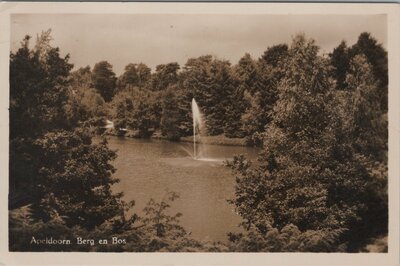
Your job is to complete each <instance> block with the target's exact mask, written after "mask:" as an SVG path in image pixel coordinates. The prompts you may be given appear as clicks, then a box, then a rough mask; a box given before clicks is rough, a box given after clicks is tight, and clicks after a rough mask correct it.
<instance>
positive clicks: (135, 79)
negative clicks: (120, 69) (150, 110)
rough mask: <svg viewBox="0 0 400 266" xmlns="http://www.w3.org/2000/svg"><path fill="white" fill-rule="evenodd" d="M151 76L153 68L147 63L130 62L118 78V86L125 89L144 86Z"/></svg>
mask: <svg viewBox="0 0 400 266" xmlns="http://www.w3.org/2000/svg"><path fill="white" fill-rule="evenodd" d="M150 78H151V69H150V68H149V67H147V66H146V65H145V64H143V63H140V64H128V65H127V66H125V72H124V73H123V74H122V75H121V76H120V77H119V78H118V82H117V83H118V88H119V90H123V89H125V88H127V87H131V88H132V87H140V88H143V87H145V86H146V85H147V83H148V82H149V80H150Z"/></svg>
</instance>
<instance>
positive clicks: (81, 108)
mask: <svg viewBox="0 0 400 266" xmlns="http://www.w3.org/2000/svg"><path fill="white" fill-rule="evenodd" d="M65 108H66V109H67V114H69V116H70V118H69V119H70V120H76V121H78V122H80V123H86V122H88V123H89V124H91V125H93V126H97V127H98V126H104V122H105V117H106V116H107V108H106V105H105V102H104V99H103V97H102V96H101V95H100V94H99V93H98V92H97V91H96V89H95V88H94V85H93V82H92V72H91V70H90V67H89V66H87V67H84V68H79V69H78V70H76V71H74V72H72V73H71V74H70V85H69V100H68V102H67V103H66V106H65Z"/></svg>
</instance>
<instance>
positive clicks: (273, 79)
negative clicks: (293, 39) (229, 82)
mask: <svg viewBox="0 0 400 266" xmlns="http://www.w3.org/2000/svg"><path fill="white" fill-rule="evenodd" d="M287 54H288V47H287V45H286V44H279V45H274V46H271V47H269V48H268V49H267V50H266V51H265V52H264V54H263V55H262V57H261V58H260V59H259V60H258V62H254V63H253V66H252V67H250V68H249V67H248V68H247V69H248V70H251V72H250V71H248V73H254V74H252V76H251V79H250V80H249V81H251V82H250V83H249V81H247V82H246V83H247V87H248V89H246V91H247V93H245V94H244V98H245V99H246V101H247V107H246V110H245V111H244V112H243V115H242V117H241V120H242V126H243V131H244V132H245V135H246V142H247V143H248V144H250V145H254V146H258V147H261V146H262V142H263V141H262V138H263V137H262V135H263V134H264V132H265V127H266V126H267V125H268V124H269V123H270V121H271V114H272V109H273V107H274V105H275V102H276V100H277V87H278V84H279V82H280V80H281V79H282V77H283V71H282V67H283V66H282V64H283V62H285V59H286V57H287ZM239 65H240V61H239ZM246 76H248V77H250V75H249V74H247V75H244V77H246Z"/></svg>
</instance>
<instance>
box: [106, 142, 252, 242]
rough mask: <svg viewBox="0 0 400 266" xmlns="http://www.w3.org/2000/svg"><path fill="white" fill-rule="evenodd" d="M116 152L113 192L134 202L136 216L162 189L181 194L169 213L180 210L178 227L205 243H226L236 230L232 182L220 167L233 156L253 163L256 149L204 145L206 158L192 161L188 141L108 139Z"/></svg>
mask: <svg viewBox="0 0 400 266" xmlns="http://www.w3.org/2000/svg"><path fill="white" fill-rule="evenodd" d="M109 146H110V148H112V149H116V150H117V154H118V158H117V159H116V160H115V162H114V166H115V167H116V168H117V172H116V173H115V174H114V175H115V177H117V178H119V179H120V182H119V183H117V184H115V185H114V187H113V189H114V190H115V191H116V192H117V191H122V192H124V199H125V200H126V201H129V200H135V202H136V204H135V207H134V211H135V212H136V213H138V214H139V215H140V214H142V209H143V208H144V207H145V205H146V203H147V202H148V201H149V200H150V199H151V198H153V199H155V200H161V199H162V198H163V196H165V193H166V190H169V191H174V192H177V193H178V194H179V196H180V197H179V198H178V199H177V200H175V201H174V202H173V203H172V207H171V213H173V214H174V213H177V212H180V213H182V214H183V216H182V217H181V218H180V221H181V225H182V226H183V227H184V228H185V229H186V230H187V231H188V232H191V236H192V237H193V238H196V239H198V240H205V241H227V233H228V232H238V231H239V230H240V228H239V227H238V224H239V223H240V221H241V219H240V217H239V216H238V215H237V214H236V213H235V212H234V207H233V206H232V205H231V204H229V203H228V202H227V200H228V199H232V198H233V196H234V189H235V188H234V186H235V179H234V176H233V174H232V171H231V169H229V168H228V167H226V166H224V165H223V161H224V160H226V159H232V158H233V156H234V155H235V154H244V155H246V156H247V157H248V158H252V159H255V158H256V156H257V152H258V151H257V150H256V149H254V148H249V147H241V146H221V145H206V146H205V145H204V147H203V148H205V149H206V150H207V158H212V160H194V159H193V158H192V157H191V155H190V151H191V150H193V146H192V145H191V144H190V143H179V142H169V141H163V140H143V139H131V138H117V137H111V138H110V139H109Z"/></svg>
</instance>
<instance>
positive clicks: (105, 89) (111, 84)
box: [92, 61, 117, 102]
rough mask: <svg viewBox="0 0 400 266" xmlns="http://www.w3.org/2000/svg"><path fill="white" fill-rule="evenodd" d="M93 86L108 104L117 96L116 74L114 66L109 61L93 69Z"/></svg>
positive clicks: (100, 63)
mask: <svg viewBox="0 0 400 266" xmlns="http://www.w3.org/2000/svg"><path fill="white" fill-rule="evenodd" d="M92 79H93V85H94V87H95V88H96V90H97V91H98V92H99V93H100V95H101V96H103V98H104V100H105V101H106V102H109V101H111V99H112V97H113V96H114V94H115V88H116V81H117V78H116V77H115V73H114V72H113V70H112V65H111V64H110V63H108V62H107V61H101V62H99V63H97V64H95V65H94V67H93V77H92Z"/></svg>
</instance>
